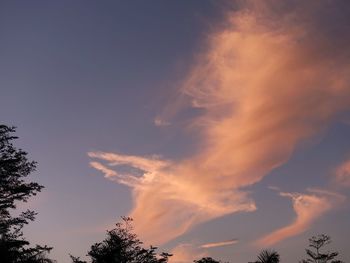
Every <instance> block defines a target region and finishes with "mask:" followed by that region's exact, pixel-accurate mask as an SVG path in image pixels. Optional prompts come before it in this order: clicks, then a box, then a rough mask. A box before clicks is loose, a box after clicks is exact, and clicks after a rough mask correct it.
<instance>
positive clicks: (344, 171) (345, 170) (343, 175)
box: [335, 160, 350, 187]
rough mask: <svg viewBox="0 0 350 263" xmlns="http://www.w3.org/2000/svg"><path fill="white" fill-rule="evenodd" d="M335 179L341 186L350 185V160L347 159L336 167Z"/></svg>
mask: <svg viewBox="0 0 350 263" xmlns="http://www.w3.org/2000/svg"><path fill="white" fill-rule="evenodd" d="M335 181H336V183H337V184H339V185H341V186H345V187H350V160H347V161H345V162H344V163H342V164H341V165H340V166H339V167H338V168H337V169H336V173H335Z"/></svg>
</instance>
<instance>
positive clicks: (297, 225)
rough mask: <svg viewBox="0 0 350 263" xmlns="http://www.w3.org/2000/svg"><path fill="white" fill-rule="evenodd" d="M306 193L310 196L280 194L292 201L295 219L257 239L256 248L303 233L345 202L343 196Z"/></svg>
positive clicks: (311, 190)
mask: <svg viewBox="0 0 350 263" xmlns="http://www.w3.org/2000/svg"><path fill="white" fill-rule="evenodd" d="M308 191H309V192H310V194H300V193H284V192H281V193H280V195H281V196H286V197H290V198H291V199H292V201H293V208H294V211H295V213H296V218H295V220H294V221H293V222H292V223H291V224H290V225H288V226H285V227H282V228H280V229H278V230H276V231H274V232H272V233H270V234H268V235H267V236H265V237H263V238H261V239H259V240H258V241H257V242H256V245H257V246H259V247H269V246H271V245H274V244H276V243H278V242H280V241H282V240H284V239H286V238H289V237H293V236H296V235H299V234H300V233H303V232H304V231H305V230H307V229H308V228H309V227H310V225H311V224H312V223H314V222H315V220H316V219H318V218H319V217H320V216H322V215H323V214H325V213H326V212H327V211H329V210H330V209H332V208H334V206H336V205H337V204H339V202H341V201H344V200H345V197H344V196H342V195H339V194H337V193H333V192H329V191H325V190H320V189H308Z"/></svg>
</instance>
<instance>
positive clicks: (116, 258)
mask: <svg viewBox="0 0 350 263" xmlns="http://www.w3.org/2000/svg"><path fill="white" fill-rule="evenodd" d="M142 244H143V243H142V242H141V241H140V240H139V239H138V238H137V235H136V234H134V233H133V232H132V219H131V218H130V217H122V221H121V222H118V223H117V224H116V228H114V229H113V230H110V231H107V238H106V239H105V240H103V241H102V242H100V243H96V244H94V245H92V246H91V249H90V251H89V252H88V254H87V256H88V257H90V260H91V262H92V263H166V262H168V259H169V257H170V256H171V254H168V253H161V254H160V255H158V254H157V253H156V249H157V248H156V247H152V246H151V247H150V248H144V247H142ZM71 259H72V261H73V262H74V263H85V262H86V261H82V260H80V258H78V257H74V256H71Z"/></svg>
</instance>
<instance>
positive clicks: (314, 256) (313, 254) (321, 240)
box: [301, 234, 342, 263]
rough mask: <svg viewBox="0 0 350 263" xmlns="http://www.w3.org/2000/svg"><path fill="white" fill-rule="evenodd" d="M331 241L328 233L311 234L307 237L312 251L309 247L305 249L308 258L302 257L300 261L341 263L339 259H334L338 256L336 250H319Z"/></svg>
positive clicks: (304, 262) (307, 262) (303, 262)
mask: <svg viewBox="0 0 350 263" xmlns="http://www.w3.org/2000/svg"><path fill="white" fill-rule="evenodd" d="M329 243H331V238H330V236H328V235H325V234H321V235H317V236H313V237H311V238H309V247H310V248H312V249H313V250H314V251H312V250H311V249H308V248H307V249H305V250H306V254H307V255H308V257H309V258H307V259H303V260H302V261H301V262H302V263H326V262H331V263H342V261H341V260H338V259H336V257H337V256H338V254H339V253H338V252H329V251H327V252H323V253H322V252H321V251H320V250H321V249H322V248H323V247H324V246H326V245H328V244H329Z"/></svg>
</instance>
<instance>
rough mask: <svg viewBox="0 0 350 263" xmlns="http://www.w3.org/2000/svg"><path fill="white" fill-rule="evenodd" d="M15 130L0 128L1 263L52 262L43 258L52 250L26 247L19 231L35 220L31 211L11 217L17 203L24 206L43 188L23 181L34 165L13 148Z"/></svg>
mask: <svg viewBox="0 0 350 263" xmlns="http://www.w3.org/2000/svg"><path fill="white" fill-rule="evenodd" d="M14 132H15V128H14V127H8V126H6V125H0V255H1V260H2V261H1V262H8V263H15V262H23V263H34V262H52V260H50V259H48V258H46V253H47V252H49V251H50V250H51V248H49V247H47V246H39V245H37V246H35V247H29V245H30V243H29V242H28V241H27V240H26V239H25V238H24V237H23V232H22V228H23V226H24V225H26V224H28V223H29V221H33V220H34V219H35V215H36V213H35V212H34V211H31V210H27V211H24V212H22V213H20V214H19V215H18V216H13V215H12V213H11V212H12V211H13V210H14V209H16V206H17V203H18V202H27V201H28V199H29V198H30V197H32V196H34V195H36V194H37V193H38V192H40V191H41V190H42V188H43V186H41V185H39V184H38V183H35V182H27V181H26V180H25V179H26V177H27V176H28V175H29V174H30V173H32V172H33V171H34V170H35V168H36V162H33V161H29V160H28V159H27V153H26V152H24V151H22V150H21V149H17V148H16V147H14V145H13V143H12V141H13V140H15V139H17V137H16V136H14V135H13V133H14Z"/></svg>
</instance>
